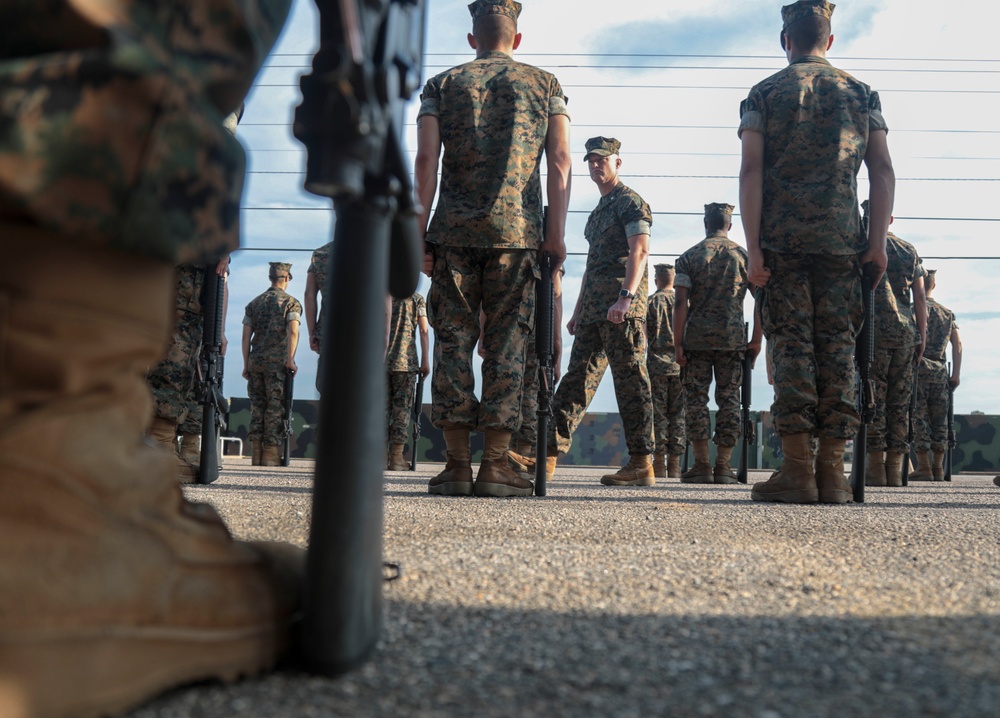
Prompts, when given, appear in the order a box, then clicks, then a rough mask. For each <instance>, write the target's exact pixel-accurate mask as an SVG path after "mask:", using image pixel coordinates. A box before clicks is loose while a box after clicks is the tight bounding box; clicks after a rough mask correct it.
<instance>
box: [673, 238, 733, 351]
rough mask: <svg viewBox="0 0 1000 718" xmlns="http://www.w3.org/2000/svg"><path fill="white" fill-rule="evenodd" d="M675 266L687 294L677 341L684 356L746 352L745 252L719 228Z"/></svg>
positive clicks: (676, 279) (679, 284)
mask: <svg viewBox="0 0 1000 718" xmlns="http://www.w3.org/2000/svg"><path fill="white" fill-rule="evenodd" d="M674 268H675V271H676V272H677V276H676V278H675V279H674V285H675V286H677V287H684V288H685V289H687V294H688V310H687V323H686V324H685V326H684V336H683V337H675V339H674V340H675V341H677V342H679V343H680V344H681V345H682V346H683V347H684V351H685V353H687V352H688V351H689V350H711V351H715V350H722V351H741V352H742V351H743V350H744V349H745V348H746V329H745V328H744V326H743V324H744V319H743V300H744V299H745V298H746V295H747V289H749V288H750V279H749V276H750V275H749V272H748V260H747V253H746V250H745V249H743V247H741V246H740V245H738V244H736V242H734V241H732V240H731V239H729V237H728V236H727V234H726V231H725V230H722V229H720V230H718V231H716V232H713V233H712V234H710V235H709V236H708V237H706V238H705V239H703V240H702V241H701V242H699V243H698V244H696V245H694V246H693V247H691V248H690V249H689V250H687V251H686V252H684V254H682V255H681V256H680V257H679V258H678V259H677V262H676V263H675V264H674Z"/></svg>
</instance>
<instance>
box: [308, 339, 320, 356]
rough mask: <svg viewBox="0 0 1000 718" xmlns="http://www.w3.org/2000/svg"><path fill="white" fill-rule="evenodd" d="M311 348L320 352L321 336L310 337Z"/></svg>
mask: <svg viewBox="0 0 1000 718" xmlns="http://www.w3.org/2000/svg"><path fill="white" fill-rule="evenodd" d="M309 348H310V349H312V350H313V351H314V352H316V353H317V354H319V337H309Z"/></svg>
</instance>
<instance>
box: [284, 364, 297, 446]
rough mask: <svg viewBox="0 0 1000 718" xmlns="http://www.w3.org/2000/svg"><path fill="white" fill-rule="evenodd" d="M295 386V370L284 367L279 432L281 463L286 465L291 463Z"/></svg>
mask: <svg viewBox="0 0 1000 718" xmlns="http://www.w3.org/2000/svg"><path fill="white" fill-rule="evenodd" d="M294 388H295V372H294V371H292V370H291V369H288V368H286V369H285V396H284V400H285V401H284V404H283V406H282V414H281V432H282V434H284V437H285V438H284V440H283V441H282V453H281V465H282V466H288V465H289V464H290V463H292V434H294V433H295V432H294V431H292V390H293V389H294Z"/></svg>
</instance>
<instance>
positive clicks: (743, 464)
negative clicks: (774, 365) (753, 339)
mask: <svg viewBox="0 0 1000 718" xmlns="http://www.w3.org/2000/svg"><path fill="white" fill-rule="evenodd" d="M743 335H744V339H745V340H746V343H747V344H749V343H750V325H749V324H748V323H746V322H744V324H743ZM742 379H743V381H742V386H741V387H740V404H741V406H740V435H741V436H740V465H739V469H737V471H736V480H737V481H739V482H740V483H741V484H745V483H747V474H748V471H749V466H750V465H749V457H748V456H747V454H748V453H749V452H750V444H751V443H753V442H754V434H755V433H756V431H755V429H754V426H753V422H752V421H751V420H750V402H751V400H752V393H751V392H752V390H753V357H751V356H750V350H749V349H746V350H745V351H744V352H743V377H742Z"/></svg>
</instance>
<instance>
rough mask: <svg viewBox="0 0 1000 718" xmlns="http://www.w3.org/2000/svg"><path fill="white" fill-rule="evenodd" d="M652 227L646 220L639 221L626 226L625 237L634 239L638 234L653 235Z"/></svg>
mask: <svg viewBox="0 0 1000 718" xmlns="http://www.w3.org/2000/svg"><path fill="white" fill-rule="evenodd" d="M651 230H652V225H651V223H650V222H648V221H646V220H644V219H638V220H635V221H632V222H628V223H626V224H625V236H626V237H634V236H635V235H637V234H652V231H651Z"/></svg>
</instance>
